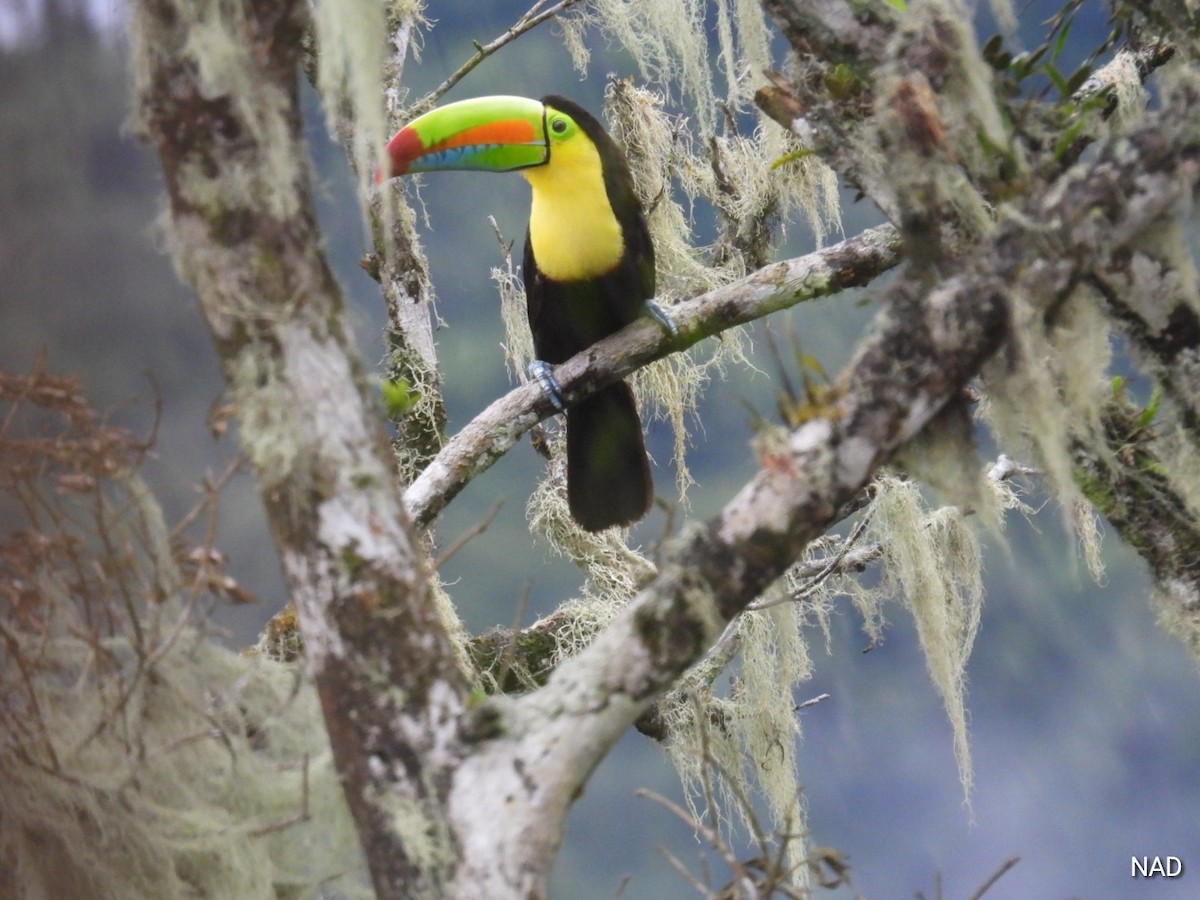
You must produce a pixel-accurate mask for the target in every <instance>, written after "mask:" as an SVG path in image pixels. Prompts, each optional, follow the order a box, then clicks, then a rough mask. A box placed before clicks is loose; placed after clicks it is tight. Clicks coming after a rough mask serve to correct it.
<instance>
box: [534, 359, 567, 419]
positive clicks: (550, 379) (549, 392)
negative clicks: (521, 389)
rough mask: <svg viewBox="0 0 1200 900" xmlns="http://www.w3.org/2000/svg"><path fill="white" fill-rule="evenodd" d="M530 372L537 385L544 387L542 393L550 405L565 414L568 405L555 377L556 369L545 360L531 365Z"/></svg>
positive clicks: (537, 360)
mask: <svg viewBox="0 0 1200 900" xmlns="http://www.w3.org/2000/svg"><path fill="white" fill-rule="evenodd" d="M528 371H529V377H530V378H536V379H537V383H538V384H540V385H541V386H542V393H543V394H545V395H546V399H547V400H549V401H550V405H551V406H553V407H554V408H555V409H557V410H558V411H559V412H563V411H564V410H565V409H566V408H567V405H566V404H565V403H564V402H563V395H562V388H561V387H559V384H558V380H557V379H556V378H555V377H554V367H553V366H551V365H550V363H548V362H546V361H545V360H544V359H535V360H534V361H533V362H531V363H530V364H529V369H528Z"/></svg>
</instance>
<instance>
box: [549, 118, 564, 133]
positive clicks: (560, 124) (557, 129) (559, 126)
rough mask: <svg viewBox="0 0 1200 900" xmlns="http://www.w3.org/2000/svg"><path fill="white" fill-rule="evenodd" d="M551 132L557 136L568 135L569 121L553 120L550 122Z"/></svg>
mask: <svg viewBox="0 0 1200 900" xmlns="http://www.w3.org/2000/svg"><path fill="white" fill-rule="evenodd" d="M550 130H551V131H553V132H554V133H555V134H566V133H567V120H566V119H551V120H550Z"/></svg>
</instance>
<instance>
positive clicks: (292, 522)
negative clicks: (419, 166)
mask: <svg viewBox="0 0 1200 900" xmlns="http://www.w3.org/2000/svg"><path fill="white" fill-rule="evenodd" d="M235 6H236V8H234V7H230V6H229V5H228V4H226V5H221V6H220V7H211V6H204V7H196V6H195V5H194V4H191V3H189V2H175V0H143V2H141V3H139V4H138V6H137V8H136V11H135V16H136V20H137V22H136V26H135V31H136V34H137V38H138V40H137V42H136V48H135V49H136V53H137V54H138V69H139V78H138V83H137V89H138V92H139V93H138V101H139V105H140V125H141V129H142V133H143V134H144V136H145V137H146V138H147V139H148V140H149V141H150V142H152V143H153V144H154V146H155V147H156V149H157V151H158V155H159V158H160V160H161V163H162V169H163V173H164V177H165V183H166V188H167V192H168V196H169V219H168V232H169V235H170V239H171V241H172V243H173V245H174V249H175V253H176V258H177V261H178V263H179V266H180V269H181V271H182V272H183V274H184V275H185V277H186V278H187V279H188V280H189V281H190V282H191V283H192V284H193V286H194V287H195V288H196V291H197V295H198V298H199V302H200V307H201V310H202V311H203V313H204V316H205V318H206V320H207V322H208V326H209V329H210V331H211V333H212V337H213V342H214V345H215V348H216V351H217V355H218V357H219V359H220V362H221V366H222V369H223V371H224V374H225V378H226V381H227V383H228V386H229V390H230V393H231V396H232V399H233V400H234V402H235V403H236V404H237V406H238V410H239V420H240V424H241V431H242V440H243V444H244V445H245V447H246V449H247V453H248V456H249V458H250V460H251V462H252V463H253V465H254V468H255V472H256V475H257V477H258V481H259V484H260V488H261V491H262V496H263V499H264V502H265V505H266V510H267V516H268V519H269V522H270V525H271V531H272V534H273V537H274V540H275V544H276V547H277V549H278V552H279V555H280V558H281V561H282V567H283V572H284V575H285V578H286V581H287V586H288V590H289V592H290V594H291V597H292V599H293V601H294V602H295V604H296V608H297V611H298V613H299V616H300V620H301V625H302V628H303V633H304V638H305V645H306V652H307V659H308V664H309V666H310V668H311V670H312V673H313V676H314V678H315V681H316V684H317V689H318V693H319V695H320V698H321V705H322V708H323V710H324V713H325V721H326V726H327V729H328V731H329V734H330V739H331V743H332V747H333V750H334V756H335V760H336V762H337V765H338V769H339V773H340V776H341V778H342V781H343V786H344V788H345V793H346V797H347V799H348V801H349V805H350V807H351V811H352V813H353V815H354V817H355V820H356V822H357V825H358V830H359V834H360V837H361V839H362V844H363V847H364V849H365V851H366V857H367V860H368V863H369V866H370V869H371V873H372V876H373V879H374V882H375V886H376V889H377V891H378V893H379V895H380V896H381V897H400V896H414V894H420V893H425V894H429V893H434V892H435V891H436V887H435V886H436V885H437V884H438V883H439V882H440V881H441V880H443V879H444V876H445V873H444V872H443V871H441V870H440V869H439V868H438V866H436V865H433V864H431V862H430V860H429V859H428V858H426V857H424V856H421V855H420V853H419V848H420V846H421V845H420V843H419V842H418V841H417V840H416V839H415V838H416V836H415V835H414V834H406V835H404V836H401V835H400V834H399V833H398V831H399V829H398V828H397V827H396V821H397V819H398V818H400V819H402V820H403V821H408V822H417V823H419V824H418V825H416V826H414V827H415V828H416V830H417V832H418V833H420V834H423V833H424V832H425V831H426V830H427V829H433V830H434V831H437V830H438V829H437V824H436V823H438V822H439V821H441V820H442V819H443V817H444V811H443V807H444V796H442V795H441V793H440V789H439V781H438V778H437V776H436V770H437V769H438V768H439V767H441V768H442V769H444V768H445V767H446V766H448V765H449V763H448V761H447V760H445V759H441V753H442V752H443V751H444V748H445V747H446V746H447V745H448V743H450V741H449V738H448V733H447V729H448V728H450V729H453V723H454V722H455V720H456V719H457V717H458V716H459V715H460V714H461V712H462V709H463V707H464V705H465V700H466V694H467V680H466V677H465V676H464V674H463V673H462V672H461V671H459V669H458V668H457V665H456V661H455V654H454V652H453V650H452V648H451V644H450V640H449V637H448V635H447V632H446V628H445V627H444V624H443V622H442V620H441V619H440V617H439V614H438V612H437V610H436V607H435V605H434V603H433V602H432V601H431V598H430V583H429V564H428V560H427V558H426V556H425V553H424V551H423V549H422V546H421V542H420V540H419V538H418V537H417V536H416V534H415V533H414V531H413V529H412V526H411V523H410V521H409V520H408V517H407V516H406V514H405V512H404V508H403V504H402V503H401V501H400V491H399V487H398V484H397V481H396V478H395V475H394V466H393V461H392V458H391V453H390V451H389V448H388V442H387V438H386V435H385V434H384V432H383V429H382V427H381V424H380V420H379V416H378V413H377V411H376V408H375V406H374V405H373V404H372V403H371V402H370V401H369V399H368V394H367V388H366V385H365V380H364V377H363V373H362V369H361V364H360V362H359V360H358V357H357V355H356V353H355V351H354V349H353V346H352V343H351V340H350V337H349V335H348V332H347V328H346V324H345V320H344V315H343V308H342V299H341V294H340V292H339V289H338V286H337V283H336V281H335V279H334V277H333V274H332V272H331V271H330V269H329V266H328V264H327V262H326V259H325V255H324V251H323V249H322V242H321V240H320V236H319V233H318V230H317V225H316V216H315V213H314V210H313V205H312V198H311V192H310V188H309V184H308V173H307V167H306V165H305V159H306V156H305V151H304V147H303V142H302V140H301V134H300V112H299V100H298V86H297V83H296V69H297V62H298V53H299V47H300V37H301V35H302V33H303V32H304V29H305V27H306V26H307V13H308V9H309V8H308V6H307V4H305V3H302V2H270V3H268V2H254V0H250V2H246V3H243V4H236V5H235ZM200 35H205V36H206V37H207V43H206V42H205V41H203V40H200V38H199V36H200ZM212 54H217V55H219V58H220V65H215V64H213V58H212ZM439 748H440V749H439ZM439 759H440V762H439V761H438V760H439ZM443 786H444V783H443ZM398 808H403V809H405V811H406V816H404V817H398V816H397V809H398Z"/></svg>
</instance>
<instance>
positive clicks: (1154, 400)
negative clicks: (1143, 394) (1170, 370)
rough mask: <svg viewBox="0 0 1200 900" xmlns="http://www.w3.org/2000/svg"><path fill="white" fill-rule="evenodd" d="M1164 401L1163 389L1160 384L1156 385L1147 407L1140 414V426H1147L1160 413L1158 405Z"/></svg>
mask: <svg viewBox="0 0 1200 900" xmlns="http://www.w3.org/2000/svg"><path fill="white" fill-rule="evenodd" d="M1161 403H1162V391H1161V390H1159V387H1158V385H1155V386H1154V390H1152V391H1151V392H1150V402H1149V403H1147V404H1146V408H1145V409H1143V410H1142V414H1141V415H1140V416H1138V428H1139V429H1140V428H1145V427H1146V426H1147V425H1149V424H1150V423H1151V422H1153V421H1154V417H1155V416H1156V415H1158V407H1159V405H1160V404H1161Z"/></svg>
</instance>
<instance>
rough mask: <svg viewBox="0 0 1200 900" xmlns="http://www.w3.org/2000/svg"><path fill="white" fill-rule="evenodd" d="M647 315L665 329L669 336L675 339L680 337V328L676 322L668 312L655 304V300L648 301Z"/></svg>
mask: <svg viewBox="0 0 1200 900" xmlns="http://www.w3.org/2000/svg"><path fill="white" fill-rule="evenodd" d="M646 314H647V315H649V316H650V318H652V319H653V320H654V321H655V322H657V323H658V324H659V325H661V326H662V327H663V329H664V330H665V331H666V332H667V334H669V335H671V337H673V338H677V337H679V326H678V325H676V324H675V320H674V319H672V318H671V317H670V316H669V315H667V312H666V310H664V309H663V308H662V307H661V306H659V305H658V304H657V303H655V302H654V301H653V300H647V301H646Z"/></svg>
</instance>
